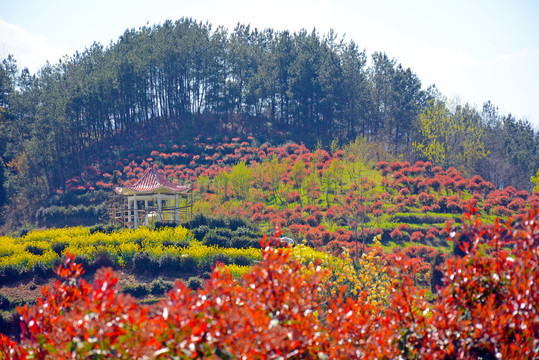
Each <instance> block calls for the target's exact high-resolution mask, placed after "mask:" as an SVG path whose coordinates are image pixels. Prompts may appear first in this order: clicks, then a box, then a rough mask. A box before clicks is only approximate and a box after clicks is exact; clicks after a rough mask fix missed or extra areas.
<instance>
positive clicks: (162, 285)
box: [150, 278, 174, 296]
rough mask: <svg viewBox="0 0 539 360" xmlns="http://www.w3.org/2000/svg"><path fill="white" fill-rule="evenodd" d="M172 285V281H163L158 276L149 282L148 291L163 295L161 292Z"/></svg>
mask: <svg viewBox="0 0 539 360" xmlns="http://www.w3.org/2000/svg"><path fill="white" fill-rule="evenodd" d="M173 287H174V283H173V282H172V281H165V280H163V279H162V278H159V279H156V280H154V281H152V283H151V284H150V293H151V294H152V295H156V296H163V294H165V293H166V292H168V291H170V290H171V289H172V288H173Z"/></svg>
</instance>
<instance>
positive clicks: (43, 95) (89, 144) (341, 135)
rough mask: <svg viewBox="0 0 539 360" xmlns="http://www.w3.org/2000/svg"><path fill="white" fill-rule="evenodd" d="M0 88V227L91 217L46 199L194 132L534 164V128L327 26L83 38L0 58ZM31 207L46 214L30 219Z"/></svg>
mask: <svg viewBox="0 0 539 360" xmlns="http://www.w3.org/2000/svg"><path fill="white" fill-rule="evenodd" d="M0 89H1V91H0V109H1V111H0V185H1V186H0V207H3V211H2V220H1V221H2V222H5V223H6V227H5V229H4V230H3V231H4V232H6V231H10V230H11V231H13V230H16V229H19V228H21V227H22V226H25V225H30V226H32V225H35V224H39V225H40V226H51V225H55V226H60V225H61V224H60V222H58V221H57V222H53V223H47V222H46V221H45V222H43V219H48V218H51V217H55V218H62V217H63V218H64V222H65V221H71V222H72V223H71V224H69V225H76V224H84V225H91V224H92V223H97V222H99V217H100V216H101V213H102V210H103V209H101V208H99V207H98V205H94V207H91V205H90V204H88V201H91V200H92V199H90V198H91V197H93V195H91V196H90V198H86V199H76V200H77V201H67V204H55V203H54V200H55V198H54V194H55V192H56V191H57V190H58V189H60V190H65V188H66V180H68V179H71V178H73V176H77V175H78V174H80V173H82V172H85V171H91V168H92V167H95V166H96V164H103V155H104V156H105V157H107V155H106V152H107V151H111V150H113V149H111V146H112V147H113V148H114V150H113V151H117V149H120V151H122V150H126V151H127V154H129V153H137V152H138V150H143V148H144V147H148V146H152V147H153V150H157V151H159V150H160V149H159V148H158V147H157V146H158V145H160V144H166V142H167V141H168V140H170V139H174V141H175V143H176V144H178V145H179V146H182V145H183V144H187V145H188V146H191V144H192V142H193V139H194V138H195V137H197V136H198V135H202V137H203V138H207V137H213V136H216V135H217V136H219V137H224V136H225V135H226V136H228V137H229V138H234V137H236V136H240V137H242V138H245V137H247V136H249V135H250V136H254V137H255V138H256V141H257V142H258V143H259V144H263V143H266V142H268V143H271V144H273V145H274V146H276V145H279V144H284V143H286V142H288V141H291V142H296V143H301V142H303V143H304V144H305V145H306V146H307V148H308V149H310V150H311V151H313V150H314V149H316V147H317V144H318V143H320V144H321V146H322V148H323V149H325V150H327V151H329V150H330V145H331V142H332V141H333V140H334V139H338V140H339V142H340V143H341V144H347V143H348V142H350V141H353V140H354V139H355V138H357V137H358V136H360V137H363V138H364V139H365V140H366V141H367V142H369V143H371V142H374V143H378V144H381V146H382V147H383V148H384V149H385V150H386V151H387V152H388V153H390V154H391V155H392V156H393V157H395V158H398V159H400V160H404V161H409V162H411V163H415V162H416V161H418V160H422V161H431V162H432V163H433V164H434V165H438V166H442V167H443V168H444V169H446V168H449V167H455V168H456V169H457V170H459V171H460V172H461V173H462V174H464V175H465V176H466V177H472V176H473V175H475V174H478V175H480V176H481V177H482V178H483V179H485V181H489V182H491V183H493V184H494V186H495V187H496V188H503V187H507V186H513V187H515V188H516V189H524V190H527V191H531V189H532V184H531V183H530V181H529V180H530V178H531V176H532V175H535V174H536V172H537V170H538V168H539V165H538V164H539V162H538V158H537V156H538V154H539V151H538V144H539V141H538V137H537V133H536V131H535V130H534V129H533V128H532V127H531V125H530V124H529V123H528V122H526V121H525V120H519V119H516V118H514V117H513V116H511V115H510V114H509V115H503V114H500V113H499V112H498V110H497V108H496V106H495V105H494V104H491V103H490V102H486V103H485V104H484V106H483V107H482V108H481V109H476V108H474V107H472V106H470V105H469V104H460V103H458V102H457V103H456V102H454V101H450V100H447V99H446V98H444V97H443V95H442V94H440V93H439V92H438V91H437V90H436V89H435V88H434V87H432V86H431V87H428V88H425V87H424V86H423V87H422V84H421V81H420V79H419V78H418V77H417V75H416V74H415V73H414V72H413V71H412V69H407V68H404V67H403V66H402V65H401V64H399V63H398V61H397V60H396V59H392V58H391V57H390V56H388V55H387V54H384V53H374V54H372V56H370V57H368V56H367V54H366V53H365V51H364V50H363V51H362V50H361V49H360V48H359V47H358V46H357V44H355V43H354V42H353V41H351V40H350V41H346V40H345V39H341V38H340V37H339V36H338V35H337V34H335V33H332V32H331V33H329V34H325V35H321V34H319V33H317V32H315V31H313V32H308V31H306V30H301V31H298V32H296V33H290V32H288V31H275V30H272V29H265V30H260V29H253V28H251V27H250V26H248V25H242V24H240V25H238V26H237V27H236V28H234V29H231V30H229V29H225V28H223V27H217V28H215V27H212V26H211V25H210V24H203V23H200V22H196V21H194V20H191V19H181V20H178V21H175V22H173V21H167V22H165V23H164V24H162V25H155V26H146V27H142V28H140V29H138V30H128V31H126V32H125V33H124V35H122V36H121V37H120V38H119V39H118V41H116V42H115V43H112V44H110V45H109V46H108V47H105V46H102V45H100V44H93V45H92V46H90V47H89V48H88V49H86V50H85V51H82V52H80V53H76V54H74V55H73V56H71V57H70V58H68V59H65V60H63V61H62V63H59V64H47V65H45V66H44V67H43V68H42V69H40V71H38V72H37V73H36V74H31V73H29V71H28V70H26V69H19V68H18V67H17V63H16V59H14V58H13V57H8V58H6V59H4V60H3V61H2V64H1V66H0ZM433 124H437V125H436V126H433ZM440 144H442V146H440ZM194 154H195V155H196V153H194ZM116 155H117V156H119V155H120V154H119V153H117V154H116ZM200 155H202V154H200ZM123 158H125V156H122V157H121V158H119V159H123ZM130 160H131V159H130ZM124 166H125V165H124ZM111 175H112V174H111ZM78 186H83V187H85V188H88V187H87V186H86V184H78ZM96 196H99V195H96ZM72 200H74V199H72ZM79 200H80V201H79ZM53 205H55V206H59V205H61V206H60V207H56V208H54V207H53ZM70 206H71V207H70ZM40 207H42V208H48V209H47V211H46V212H45V213H43V212H40V213H38V209H39V208H40ZM61 207H66V209H65V210H64V209H62V208H61ZM77 217H78V219H76V218H77ZM40 221H41V223H40Z"/></svg>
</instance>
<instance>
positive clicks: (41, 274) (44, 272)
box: [33, 261, 53, 279]
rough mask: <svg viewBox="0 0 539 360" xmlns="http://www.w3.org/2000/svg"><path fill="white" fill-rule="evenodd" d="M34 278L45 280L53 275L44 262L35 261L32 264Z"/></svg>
mask: <svg viewBox="0 0 539 360" xmlns="http://www.w3.org/2000/svg"><path fill="white" fill-rule="evenodd" d="M33 271H34V277H37V278H42V279H46V278H48V277H50V276H52V275H53V272H52V269H51V268H50V267H48V266H47V265H46V264H45V263H44V262H42V261H37V262H35V263H34V268H33Z"/></svg>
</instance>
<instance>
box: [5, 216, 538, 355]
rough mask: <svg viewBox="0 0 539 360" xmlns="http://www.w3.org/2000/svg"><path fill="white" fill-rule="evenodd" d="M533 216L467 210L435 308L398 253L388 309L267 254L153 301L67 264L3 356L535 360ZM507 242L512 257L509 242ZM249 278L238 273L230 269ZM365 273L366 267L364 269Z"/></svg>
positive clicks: (322, 268)
mask: <svg viewBox="0 0 539 360" xmlns="http://www.w3.org/2000/svg"><path fill="white" fill-rule="evenodd" d="M538 220H539V218H538V213H537V212H536V211H530V212H529V213H528V214H527V215H526V216H525V218H524V221H523V222H522V223H517V224H513V223H512V222H508V223H506V224H502V223H501V222H500V221H497V222H496V223H495V224H493V225H488V226H487V225H483V223H482V222H481V220H480V219H479V218H478V217H477V213H476V209H473V208H472V209H469V211H468V213H466V214H465V218H464V221H463V225H462V229H461V230H460V231H458V232H456V233H455V235H454V239H455V241H456V242H457V243H458V244H459V245H460V246H461V248H462V250H463V251H464V256H463V257H453V258H449V259H448V260H447V262H446V264H445V265H442V266H441V268H440V270H441V271H442V273H443V277H444V279H445V280H444V283H445V286H443V287H442V288H440V289H439V290H438V297H437V299H436V301H435V302H434V303H432V304H430V303H428V302H427V301H426V299H425V296H424V295H425V291H424V290H417V289H416V288H415V286H414V285H413V281H412V277H411V275H410V274H411V273H413V272H414V267H415V265H414V264H413V263H411V262H408V261H406V260H405V259H404V258H403V257H401V256H399V255H398V254H397V255H396V256H395V257H394V265H393V267H392V268H390V269H389V271H390V274H389V278H391V279H392V281H391V282H390V284H389V285H388V286H387V289H389V290H388V294H387V298H386V303H387V305H384V303H381V302H378V301H367V298H368V295H369V294H368V292H361V293H359V295H358V297H347V296H346V287H343V288H341V289H340V290H339V291H338V292H335V293H334V295H331V294H332V293H329V294H328V292H326V291H325V286H326V280H327V279H328V277H331V276H332V270H330V269H332V267H331V266H326V265H324V263H323V260H321V259H317V258H314V259H312V260H308V261H306V262H304V261H303V260H297V259H296V258H295V257H294V256H292V255H291V250H290V249H287V248H279V249H276V248H272V247H268V246H266V247H265V248H264V250H263V254H262V261H261V262H260V263H258V264H257V265H255V266H253V267H252V268H251V269H250V270H249V271H248V272H246V273H245V274H244V275H243V277H242V278H241V280H239V281H236V280H234V277H233V276H232V275H231V273H230V271H228V270H227V269H226V268H225V267H218V268H217V269H215V270H214V271H213V273H212V275H211V278H210V279H209V280H208V281H207V282H206V284H205V286H204V287H203V288H202V289H199V290H197V292H193V291H191V290H189V289H187V288H186V287H185V286H184V285H183V284H182V283H181V282H179V283H178V284H177V285H176V287H175V288H174V289H173V290H172V291H171V292H170V293H169V294H168V297H167V298H166V299H164V300H162V301H161V302H159V303H157V304H154V305H140V304H138V302H137V301H136V300H135V299H134V298H132V297H130V296H128V295H126V296H124V295H122V294H120V293H119V291H118V288H117V286H116V284H117V282H118V276H117V275H116V274H115V273H113V272H111V271H110V270H101V271H100V272H98V273H97V275H96V278H95V280H94V284H88V283H86V282H85V281H84V280H83V279H81V278H80V275H81V274H82V272H83V270H82V268H81V267H80V265H76V264H75V263H74V262H73V256H67V257H66V260H65V261H64V264H63V265H61V266H60V267H58V269H57V271H56V272H57V274H58V275H59V276H60V280H58V281H57V282H56V283H55V284H54V285H53V286H52V287H51V288H43V290H42V294H43V295H42V297H41V298H40V299H38V301H37V304H36V305H34V306H33V307H31V308H28V307H26V306H25V307H22V308H19V309H18V311H19V313H20V315H21V318H22V320H23V321H22V328H23V333H22V337H21V340H20V342H15V341H13V340H11V339H9V338H7V337H5V336H3V335H0V356H1V357H2V358H6V359H30V358H32V359H53V358H54V359H68V358H70V359H71V358H116V359H142V358H145V359H151V358H154V359H164V358H169V359H172V358H174V359H194V358H221V359H223V358H227V359H230V358H244V359H261V358H264V359H276V358H279V357H283V358H291V359H309V358H310V359H315V358H319V359H329V358H331V359H404V358H408V359H477V358H482V359H536V358H538V357H539V326H538V324H537V318H538V317H539V289H538V287H537V285H536V284H537V283H538V282H539V250H538V245H539V221H538ZM509 243H511V244H512V250H509V249H508V248H507V246H505V245H507V244H509ZM243 271H244V270H240V269H237V272H243ZM371 272H372V271H371Z"/></svg>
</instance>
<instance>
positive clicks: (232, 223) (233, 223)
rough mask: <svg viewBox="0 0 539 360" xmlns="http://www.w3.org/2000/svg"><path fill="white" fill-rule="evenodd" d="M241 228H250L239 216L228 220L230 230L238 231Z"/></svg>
mask: <svg viewBox="0 0 539 360" xmlns="http://www.w3.org/2000/svg"><path fill="white" fill-rule="evenodd" d="M240 227H243V228H248V225H247V223H246V222H245V220H243V219H242V218H240V217H239V216H235V217H231V218H229V219H228V228H229V229H230V230H232V231H235V230H236V229H238V228H240Z"/></svg>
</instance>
